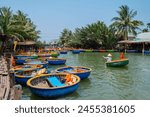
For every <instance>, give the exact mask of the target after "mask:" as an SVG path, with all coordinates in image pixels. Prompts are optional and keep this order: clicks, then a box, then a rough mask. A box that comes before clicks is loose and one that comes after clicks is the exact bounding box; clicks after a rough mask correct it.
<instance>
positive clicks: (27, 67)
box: [10, 65, 43, 71]
mask: <svg viewBox="0 0 150 117" xmlns="http://www.w3.org/2000/svg"><path fill="white" fill-rule="evenodd" d="M41 68H43V65H22V66H15V67H13V68H11V69H10V71H26V70H36V69H41Z"/></svg>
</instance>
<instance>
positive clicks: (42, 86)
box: [27, 73, 80, 98]
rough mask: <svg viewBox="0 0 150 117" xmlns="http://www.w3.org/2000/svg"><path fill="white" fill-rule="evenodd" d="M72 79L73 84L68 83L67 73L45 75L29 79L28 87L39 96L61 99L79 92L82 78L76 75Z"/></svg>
mask: <svg viewBox="0 0 150 117" xmlns="http://www.w3.org/2000/svg"><path fill="white" fill-rule="evenodd" d="M70 77H71V79H72V80H73V82H72V81H69V82H68V81H66V79H67V78H68V74H65V73H55V74H44V75H41V76H37V77H34V78H31V79H29V80H28V81H27V86H28V87H29V88H30V90H31V92H32V93H33V94H35V95H37V96H40V97H44V98H53V97H60V96H64V95H67V94H69V93H72V92H74V91H75V90H77V88H78V86H79V83H80V78H79V77H78V76H76V75H71V76H70Z"/></svg>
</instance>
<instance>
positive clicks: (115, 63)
mask: <svg viewBox="0 0 150 117" xmlns="http://www.w3.org/2000/svg"><path fill="white" fill-rule="evenodd" d="M128 64H129V60H128V59H122V60H115V61H112V62H106V65H107V67H123V66H126V65H128Z"/></svg>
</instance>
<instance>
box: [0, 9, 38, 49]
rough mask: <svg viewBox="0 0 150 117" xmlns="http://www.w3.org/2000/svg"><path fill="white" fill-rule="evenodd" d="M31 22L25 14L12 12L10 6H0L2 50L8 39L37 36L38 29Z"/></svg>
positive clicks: (23, 38)
mask: <svg viewBox="0 0 150 117" xmlns="http://www.w3.org/2000/svg"><path fill="white" fill-rule="evenodd" d="M35 29H36V26H35V25H34V24H33V22H31V20H30V19H29V18H27V15H25V14H24V13H22V12H21V11H18V12H17V14H13V13H12V11H11V10H10V8H7V7H2V8H0V39H1V41H2V50H3V49H4V48H5V46H6V43H7V41H8V40H10V39H11V40H14V39H15V40H26V39H29V40H36V39H37V38H38V37H39V31H36V30H35Z"/></svg>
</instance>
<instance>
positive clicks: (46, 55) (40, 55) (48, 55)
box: [38, 53, 51, 57]
mask: <svg viewBox="0 0 150 117" xmlns="http://www.w3.org/2000/svg"><path fill="white" fill-rule="evenodd" d="M50 56H51V54H48V53H47V54H42V53H40V54H38V57H50Z"/></svg>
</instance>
